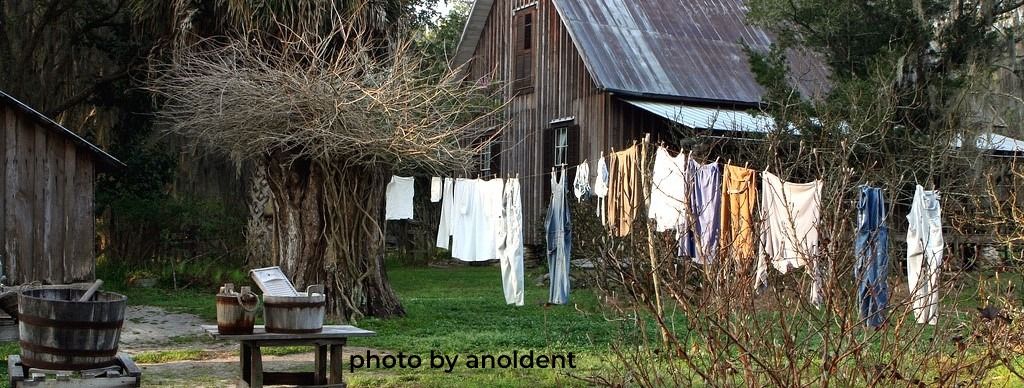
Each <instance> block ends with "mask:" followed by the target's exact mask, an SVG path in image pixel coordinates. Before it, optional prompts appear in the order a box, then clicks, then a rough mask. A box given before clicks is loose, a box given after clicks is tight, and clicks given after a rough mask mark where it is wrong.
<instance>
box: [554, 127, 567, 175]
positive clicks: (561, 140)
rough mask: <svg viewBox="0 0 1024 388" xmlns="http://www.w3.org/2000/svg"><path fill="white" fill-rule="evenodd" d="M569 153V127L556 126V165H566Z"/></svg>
mask: <svg viewBox="0 0 1024 388" xmlns="http://www.w3.org/2000/svg"><path fill="white" fill-rule="evenodd" d="M568 153H569V127H559V128H555V167H565V166H566V165H567V164H568V163H567V160H566V157H567V156H568Z"/></svg>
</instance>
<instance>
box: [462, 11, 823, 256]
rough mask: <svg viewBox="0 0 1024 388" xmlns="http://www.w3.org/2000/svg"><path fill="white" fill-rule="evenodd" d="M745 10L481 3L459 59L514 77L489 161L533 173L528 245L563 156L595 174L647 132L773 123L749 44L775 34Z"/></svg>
mask: <svg viewBox="0 0 1024 388" xmlns="http://www.w3.org/2000/svg"><path fill="white" fill-rule="evenodd" d="M745 15H746V7H745V6H744V3H743V0H706V1H687V0H644V1H634V0H539V1H538V0H476V1H475V3H474V4H473V7H472V11H471V13H470V16H469V20H468V22H467V25H466V27H465V30H464V31H463V34H462V39H461V42H460V43H459V47H458V49H457V51H456V54H455V57H454V64H455V65H466V68H467V71H468V73H469V74H468V76H469V77H470V78H471V79H474V80H479V81H481V82H497V83H499V84H505V85H510V87H509V88H507V90H508V92H507V93H509V96H508V97H509V98H510V99H511V103H510V105H509V107H508V109H507V111H506V117H505V118H504V119H505V120H507V121H508V123H507V124H508V126H507V128H506V130H505V132H504V135H503V136H502V137H501V140H500V141H499V142H497V143H496V144H494V145H493V146H492V147H490V149H489V154H490V155H484V156H483V157H482V158H481V160H482V162H481V166H482V167H481V170H483V173H484V175H486V174H487V172H492V173H500V174H502V175H504V174H519V176H520V177H521V183H522V187H523V206H524V209H523V210H524V225H526V226H527V227H526V240H527V242H528V243H541V242H543V239H542V237H541V235H540V233H538V231H539V228H538V227H539V225H540V222H541V221H542V220H543V214H544V209H545V207H546V206H547V202H548V195H549V194H548V193H547V192H548V190H549V189H548V177H547V175H545V174H544V173H545V172H546V171H550V170H551V168H552V167H554V166H575V165H577V164H579V163H580V162H581V161H583V160H587V161H588V162H589V163H591V168H590V171H591V173H592V174H595V173H596V168H594V163H595V162H596V160H597V159H598V158H599V157H600V155H601V152H603V151H607V150H610V149H612V148H614V149H623V148H624V147H625V146H628V145H629V144H631V143H632V142H633V141H634V140H636V139H638V138H640V137H642V136H643V134H645V133H651V134H652V135H653V136H655V138H662V139H664V140H669V139H670V137H669V136H668V133H669V131H670V130H671V128H673V127H676V128H678V127H679V126H682V127H687V128H693V129H698V130H707V131H708V132H710V133H711V134H714V133H715V132H721V133H722V134H735V133H736V132H744V131H763V128H764V120H765V119H767V118H766V117H762V116H755V115H752V114H750V113H748V112H750V111H751V110H752V109H756V108H757V107H758V106H759V105H760V103H761V97H762V93H763V89H762V88H761V86H760V85H759V84H758V83H757V81H756V80H755V78H754V75H753V74H752V73H751V71H750V70H749V64H748V58H747V55H746V52H745V51H744V46H747V47H750V48H752V49H754V50H767V49H768V48H769V46H770V44H771V37H770V36H769V35H768V34H767V33H766V32H765V31H763V30H761V29H759V28H756V27H752V26H749V25H747V24H746V23H745V21H744V18H745ZM790 54H791V55H790V58H789V59H790V67H791V69H793V70H795V71H794V73H795V74H798V75H799V76H798V77H797V79H793V80H791V81H792V83H793V85H794V86H796V87H797V88H798V89H799V90H800V91H801V93H803V94H804V95H805V96H816V95H818V94H820V93H821V92H823V91H824V90H826V88H827V76H828V73H827V70H826V69H825V67H824V66H822V65H820V63H819V62H816V61H814V60H812V59H811V58H809V57H807V56H804V55H800V54H799V53H790ZM495 124H497V123H495ZM574 175H575V174H574V173H571V174H569V179H572V176H574ZM524 177H525V178H524Z"/></svg>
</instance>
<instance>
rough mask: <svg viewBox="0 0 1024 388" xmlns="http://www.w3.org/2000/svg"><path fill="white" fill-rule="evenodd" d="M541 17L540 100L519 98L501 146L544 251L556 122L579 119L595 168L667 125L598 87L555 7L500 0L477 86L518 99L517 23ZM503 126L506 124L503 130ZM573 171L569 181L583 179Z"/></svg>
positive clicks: (475, 68) (527, 221) (580, 147)
mask: <svg viewBox="0 0 1024 388" xmlns="http://www.w3.org/2000/svg"><path fill="white" fill-rule="evenodd" d="M530 9H532V10H534V12H535V14H534V15H535V16H534V18H535V20H534V26H535V30H534V43H533V44H534V50H535V53H536V54H535V60H534V71H533V74H534V87H533V92H532V93H525V94H519V95H516V96H514V97H512V101H511V103H510V104H509V106H508V109H507V111H506V112H505V116H504V117H503V120H506V121H507V126H506V127H505V128H506V129H505V133H504V134H503V136H502V146H501V150H502V152H501V159H500V167H501V176H503V177H504V176H515V175H516V174H518V175H519V179H520V182H521V184H522V189H523V218H524V220H523V225H524V228H525V233H526V236H525V237H526V242H527V243H530V244H541V243H543V242H544V237H543V234H542V233H540V232H541V230H542V229H541V227H542V223H543V221H544V212H545V211H546V208H547V204H548V202H549V200H550V199H549V198H545V193H546V190H545V186H546V185H549V184H550V183H549V182H550V175H549V174H547V172H549V171H550V169H551V166H545V165H544V163H545V160H547V159H548V158H546V157H545V153H552V152H554V151H553V150H547V149H544V141H543V139H544V132H543V131H547V130H551V125H550V123H551V121H552V120H556V119H561V118H567V117H574V118H575V121H574V124H576V125H578V126H579V128H580V136H579V142H578V143H577V144H569V146H570V147H577V151H578V153H579V155H580V158H581V159H586V160H587V161H588V162H589V163H590V164H591V168H590V171H591V174H592V175H596V173H597V169H596V168H595V166H596V161H597V159H598V158H599V157H600V156H601V153H602V152H607V151H608V150H610V149H612V148H615V149H622V148H623V147H624V146H627V145H629V144H630V143H632V141H633V140H635V139H639V138H640V137H641V136H643V133H645V132H651V131H654V132H664V131H666V130H667V128H668V127H667V125H666V124H665V123H664V122H663V121H662V120H660V119H657V118H654V117H651V116H652V115H650V114H646V113H645V112H641V111H639V110H638V109H636V108H634V107H632V106H631V105H628V104H626V103H623V102H621V101H618V100H617V99H616V97H615V96H612V95H611V94H609V93H606V92H604V91H602V90H600V89H599V88H598V87H597V85H595V83H594V82H593V80H592V78H591V77H590V73H588V71H587V68H586V66H585V64H584V63H583V60H582V58H581V57H580V55H579V53H578V52H577V50H576V47H575V46H574V44H573V41H572V39H571V38H570V36H569V32H568V30H567V29H566V28H565V25H564V24H563V23H562V20H561V18H559V16H558V14H557V11H556V10H555V7H554V5H553V4H552V3H551V0H540V1H530V0H495V1H494V5H493V6H492V7H491V11H490V15H489V16H488V19H487V23H486V26H485V28H484V30H483V32H482V34H481V37H480V41H479V43H478V44H477V47H476V50H475V52H474V56H473V59H472V63H471V67H470V76H471V77H473V79H481V78H483V79H487V80H491V81H496V82H498V83H499V84H502V85H506V90H507V91H508V92H507V93H509V96H511V95H512V93H513V90H512V87H511V79H512V70H513V69H512V63H513V62H512V61H513V59H514V52H513V47H512V43H513V42H512V41H513V39H512V38H513V37H514V36H515V34H514V31H513V29H512V27H513V24H512V23H513V16H514V15H515V14H516V12H524V11H527V10H530ZM495 124H498V123H495ZM575 175H576V174H575V169H573V170H570V172H569V173H568V174H567V179H568V180H570V181H571V179H573V177H575Z"/></svg>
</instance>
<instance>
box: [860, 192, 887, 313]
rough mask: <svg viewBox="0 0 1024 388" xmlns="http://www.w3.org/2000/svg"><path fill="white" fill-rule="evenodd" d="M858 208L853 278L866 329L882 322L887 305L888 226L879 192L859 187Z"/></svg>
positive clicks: (883, 200) (883, 203)
mask: <svg viewBox="0 0 1024 388" xmlns="http://www.w3.org/2000/svg"><path fill="white" fill-rule="evenodd" d="M857 209H858V215H857V221H858V222H857V240H856V244H855V247H854V249H855V251H854V252H855V254H856V256H857V265H856V266H854V268H853V276H854V278H855V279H857V280H858V281H859V283H860V286H859V287H858V288H857V298H858V300H859V301H860V303H859V304H860V317H861V319H864V320H865V322H866V323H867V324H868V326H870V327H879V326H881V325H882V323H884V322H885V308H886V306H887V305H888V304H889V285H888V282H887V278H888V276H889V227H888V226H886V224H885V221H886V218H885V199H884V197H883V196H882V189H879V188H877V187H869V186H862V187H861V189H860V198H859V200H858V201H857Z"/></svg>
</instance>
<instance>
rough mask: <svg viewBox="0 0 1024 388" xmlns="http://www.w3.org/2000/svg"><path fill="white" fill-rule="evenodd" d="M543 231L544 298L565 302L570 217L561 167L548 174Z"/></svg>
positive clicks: (570, 246) (570, 235)
mask: <svg viewBox="0 0 1024 388" xmlns="http://www.w3.org/2000/svg"><path fill="white" fill-rule="evenodd" d="M544 225H545V229H546V231H547V254H548V277H549V278H550V281H551V288H550V289H549V292H548V302H550V303H552V304H566V303H569V260H571V259H572V221H571V220H570V219H569V208H568V206H567V204H566V203H565V169H564V168H563V169H562V171H561V172H560V177H558V178H557V179H556V175H555V173H552V174H551V204H550V207H549V208H548V214H547V217H546V219H545V220H544Z"/></svg>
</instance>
